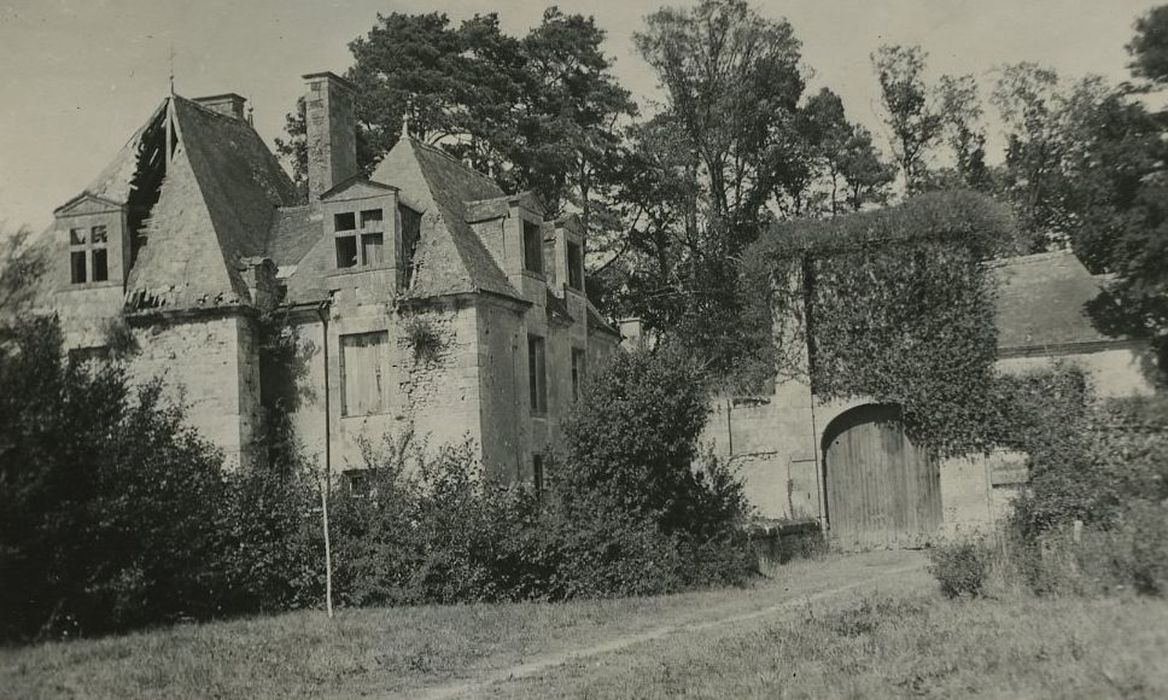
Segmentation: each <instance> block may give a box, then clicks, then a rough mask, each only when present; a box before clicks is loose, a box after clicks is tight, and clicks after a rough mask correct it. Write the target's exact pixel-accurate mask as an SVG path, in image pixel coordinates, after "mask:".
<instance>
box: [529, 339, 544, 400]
mask: <svg viewBox="0 0 1168 700" xmlns="http://www.w3.org/2000/svg"><path fill="white" fill-rule="evenodd" d="M544 362H545V361H544V343H543V338H541V337H539V336H538V335H529V336H527V379H528V384H529V386H530V387H531V412H532V413H535V414H540V415H542V414H544V413H547V374H546V372H545V364H544Z"/></svg>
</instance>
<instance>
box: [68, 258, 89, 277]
mask: <svg viewBox="0 0 1168 700" xmlns="http://www.w3.org/2000/svg"><path fill="white" fill-rule="evenodd" d="M69 262H70V265H69V267H70V269H71V270H72V275H71V276H70V279H71V280H72V282H73V284H85V282H86V281H87V280H86V279H85V251H84V250H79V251H74V252H72V253H70V254H69Z"/></svg>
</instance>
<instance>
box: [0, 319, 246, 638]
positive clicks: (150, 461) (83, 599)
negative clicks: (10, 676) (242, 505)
mask: <svg viewBox="0 0 1168 700" xmlns="http://www.w3.org/2000/svg"><path fill="white" fill-rule="evenodd" d="M10 332H11V334H12V338H13V341H12V343H11V344H10V345H9V346H7V347H5V349H4V351H3V353H2V355H0V425H3V426H4V427H3V432H2V433H0V498H2V500H3V504H2V506H0V519H2V521H3V522H2V523H0V533H2V535H0V537H2V540H0V558H2V560H3V561H2V562H0V571H2V572H3V576H4V582H3V585H0V591H2V600H0V610H3V614H0V619H2V620H3V630H2V634H3V636H4V637H5V638H14V637H28V636H33V635H38V634H40V635H47V634H71V633H73V632H78V631H81V632H85V633H95V632H102V631H106V630H111V629H120V628H125V627H128V626H134V625H140V624H144V623H150V622H157V621H160V620H167V619H175V618H176V617H178V616H183V615H191V616H205V615H208V614H211V613H212V612H213V611H214V609H215V603H216V598H217V595H218V593H219V590H218V588H217V586H218V583H219V581H218V579H217V578H216V576H215V570H214V567H213V566H208V563H209V562H212V561H213V560H214V554H215V552H216V551H217V544H218V539H217V525H218V518H217V513H216V507H217V505H216V504H218V503H219V502H220V500H221V499H222V498H223V495H224V493H223V486H222V483H221V481H220V473H219V466H220V455H219V454H218V453H217V451H216V450H215V449H214V448H212V447H211V446H210V445H209V444H207V443H206V442H205V441H203V440H202V439H201V438H200V437H199V436H198V435H196V434H195V433H194V432H193V431H192V430H190V429H189V428H188V427H186V426H185V425H184V423H183V412H182V409H181V408H180V407H177V406H173V405H169V404H167V403H166V402H164V401H163V400H162V397H161V388H160V386H159V385H158V384H156V383H153V384H147V385H145V386H144V387H142V388H140V389H139V390H138V391H137V392H133V391H131V390H130V389H129V387H128V386H127V384H126V380H125V376H124V374H123V373H122V371H121V370H119V369H117V368H116V367H114V366H109V365H96V366H94V365H89V364H86V365H85V366H82V365H79V364H77V363H73V362H69V363H62V362H61V361H60V358H61V336H60V331H59V329H58V328H57V326H56V323H55V322H53V321H51V320H44V319H34V320H22V321H19V322H17V323H15V324H13V325H12V326H11V327H10ZM97 446H100V449H95V447H97Z"/></svg>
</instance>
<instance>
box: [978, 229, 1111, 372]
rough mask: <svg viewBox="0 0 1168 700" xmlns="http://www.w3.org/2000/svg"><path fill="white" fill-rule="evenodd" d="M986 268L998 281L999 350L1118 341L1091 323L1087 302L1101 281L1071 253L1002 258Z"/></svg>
mask: <svg viewBox="0 0 1168 700" xmlns="http://www.w3.org/2000/svg"><path fill="white" fill-rule="evenodd" d="M990 269H991V271H992V273H993V274H994V276H995V277H996V279H997V282H998V298H997V324H998V348H999V350H1017V349H1025V348H1040V347H1048V346H1057V345H1068V344H1075V343H1092V342H1099V341H1107V340H1120V339H1118V338H1114V337H1111V336H1108V335H1105V334H1104V333H1102V332H1101V331H1100V330H1099V329H1098V328H1097V327H1096V325H1095V323H1094V322H1092V320H1091V316H1090V314H1089V313H1088V311H1087V305H1088V303H1090V302H1092V301H1094V300H1095V299H1097V298H1098V297H1099V296H1100V295H1101V294H1102V293H1103V286H1102V284H1101V283H1100V280H1099V279H1098V278H1096V277H1094V276H1092V275H1091V273H1090V272H1088V271H1087V268H1086V267H1084V266H1083V263H1082V262H1080V261H1079V259H1078V258H1077V257H1075V254H1074V253H1072V252H1070V251H1058V252H1052V253H1038V254H1035V255H1023V256H1019V257H1014V258H1004V259H1001V260H995V261H993V262H991V263H990Z"/></svg>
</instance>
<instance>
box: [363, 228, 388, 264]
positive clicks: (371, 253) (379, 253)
mask: <svg viewBox="0 0 1168 700" xmlns="http://www.w3.org/2000/svg"><path fill="white" fill-rule="evenodd" d="M361 259H362V260H364V264H365V265H380V264H381V262H382V261H383V260H384V259H385V258H384V257H383V238H382V235H381V234H380V233H363V234H361Z"/></svg>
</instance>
